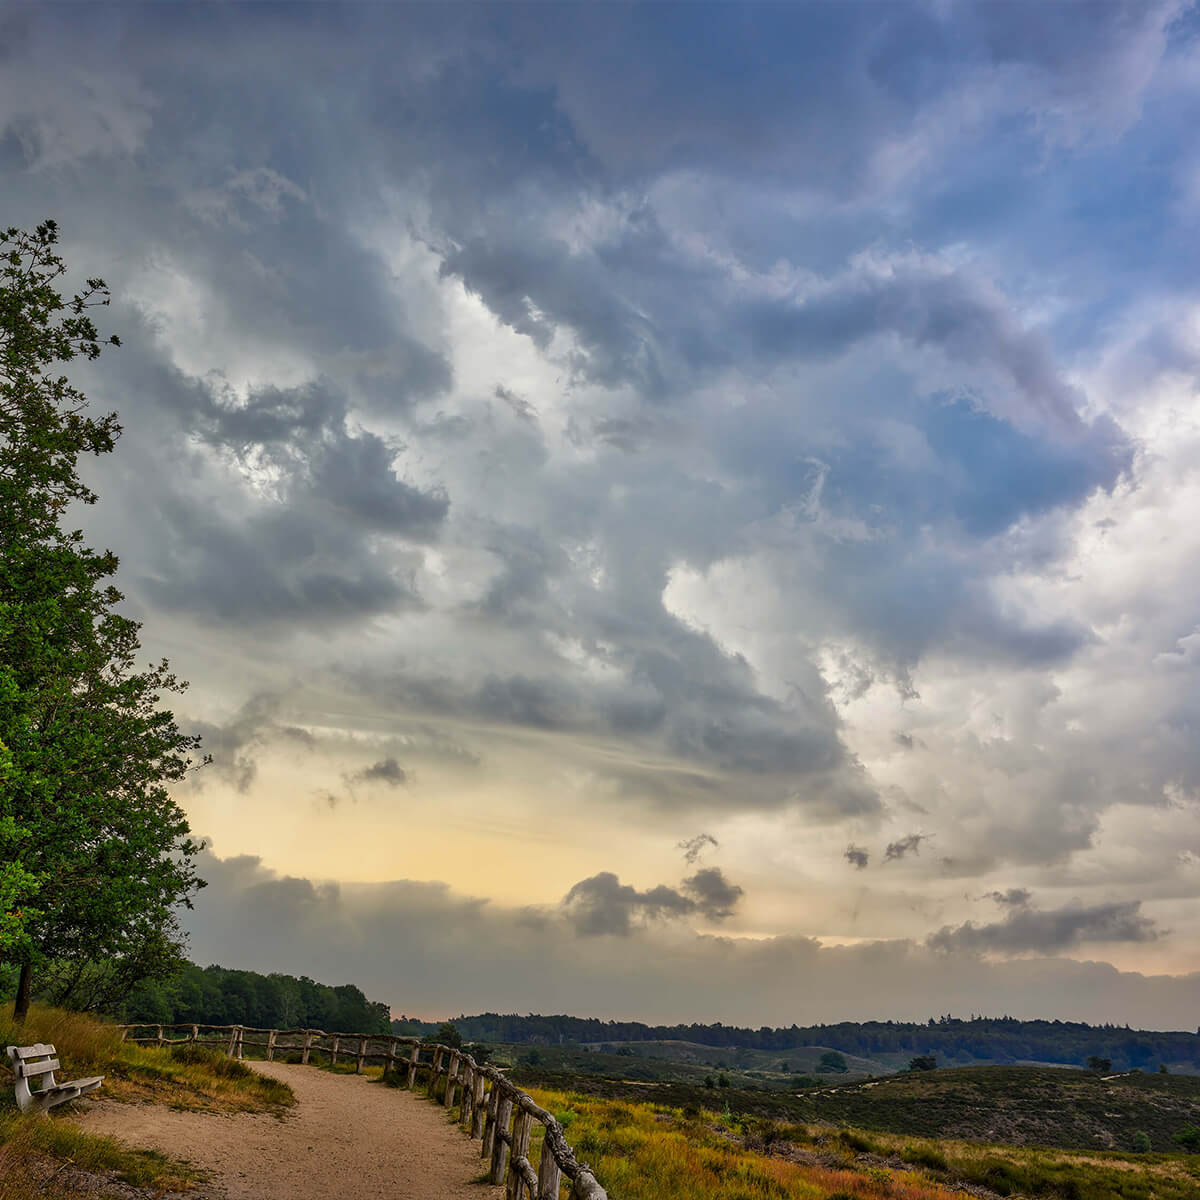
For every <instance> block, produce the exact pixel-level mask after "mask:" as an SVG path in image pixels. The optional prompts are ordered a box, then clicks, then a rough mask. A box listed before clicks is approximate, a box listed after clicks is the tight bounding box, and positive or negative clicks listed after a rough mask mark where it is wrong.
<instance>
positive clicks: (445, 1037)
mask: <svg viewBox="0 0 1200 1200" xmlns="http://www.w3.org/2000/svg"><path fill="white" fill-rule="evenodd" d="M432 1040H433V1041H435V1042H440V1043H441V1044H442V1045H443V1046H451V1047H453V1048H454V1049H455V1050H457V1049H458V1048H459V1047H460V1046H461V1045H462V1043H463V1040H462V1034H461V1033H459V1032H458V1027H457V1026H456V1025H455V1024H454V1022H453V1021H443V1022H442V1023H441V1025H440V1026H439V1027H438V1031H437V1033H435V1034H434V1035H433V1039H432Z"/></svg>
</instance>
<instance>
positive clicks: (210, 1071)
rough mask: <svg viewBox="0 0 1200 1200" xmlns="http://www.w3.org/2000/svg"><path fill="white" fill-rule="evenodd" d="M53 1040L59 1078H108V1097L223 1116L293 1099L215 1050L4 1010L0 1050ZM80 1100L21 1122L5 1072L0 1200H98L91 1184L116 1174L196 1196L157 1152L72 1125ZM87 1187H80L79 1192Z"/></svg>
mask: <svg viewBox="0 0 1200 1200" xmlns="http://www.w3.org/2000/svg"><path fill="white" fill-rule="evenodd" d="M34 1042H49V1043H51V1044H53V1045H54V1047H55V1049H56V1051H57V1054H58V1057H59V1059H60V1060H61V1062H62V1064H63V1071H62V1072H61V1073H60V1075H59V1077H60V1078H63V1079H74V1078H77V1077H79V1076H84V1075H103V1076H104V1077H105V1079H104V1085H103V1087H102V1089H101V1092H102V1094H103V1095H105V1096H108V1097H110V1098H112V1099H116V1100H149V1101H153V1102H155V1103H160V1104H167V1105H170V1106H171V1107H173V1108H184V1109H198V1110H205V1111H219V1112H264V1111H266V1112H276V1113H278V1112H282V1111H283V1109H285V1108H286V1107H287V1106H289V1105H290V1104H292V1103H294V1101H295V1098H294V1096H293V1095H292V1090H291V1088H289V1087H288V1086H287V1084H285V1083H280V1082H278V1081H277V1080H273V1079H267V1078H265V1077H264V1076H261V1075H258V1074H257V1073H256V1072H254V1071H252V1070H251V1069H250V1068H249V1067H247V1066H246V1065H245V1064H244V1063H240V1062H236V1061H231V1060H229V1059H227V1058H225V1056H224V1055H223V1054H222V1053H221V1052H220V1051H218V1050H215V1049H212V1048H210V1047H203V1046H195V1045H191V1046H189V1045H181V1046H175V1047H171V1048H169V1049H161V1050H160V1049H158V1048H149V1047H141V1046H134V1045H130V1044H126V1043H122V1042H121V1036H120V1033H119V1032H118V1031H117V1030H115V1029H113V1028H112V1026H108V1025H104V1024H102V1023H101V1022H99V1021H96V1020H94V1019H93V1018H91V1017H87V1016H83V1015H81V1014H79V1013H70V1012H64V1011H62V1010H58V1009H51V1008H44V1007H40V1006H37V1005H35V1006H34V1007H33V1008H32V1009H31V1010H30V1013H29V1017H28V1019H27V1020H26V1023H25V1025H24V1027H22V1028H17V1027H16V1026H14V1025H13V1023H12V1020H11V1018H10V1017H9V1015H8V1014H7V1013H6V1012H5V1013H0V1045H6V1046H8V1045H14V1044H17V1045H30V1044H32V1043H34ZM73 1108H75V1105H74V1104H64V1105H61V1106H59V1107H58V1108H55V1109H53V1110H52V1111H51V1113H50V1116H49V1119H46V1118H44V1117H42V1116H39V1115H29V1116H22V1115H21V1114H20V1113H19V1112H18V1111H17V1107H16V1102H15V1100H14V1098H13V1079H12V1072H11V1071H10V1070H9V1068H8V1065H7V1061H5V1062H4V1064H3V1065H2V1066H0V1200H33V1198H34V1197H38V1198H40V1200H76V1197H83V1196H90V1197H94V1196H95V1194H96V1193H95V1192H94V1190H92V1189H91V1187H90V1185H88V1186H85V1184H86V1181H87V1179H88V1178H90V1179H91V1180H93V1181H94V1179H95V1177H96V1176H97V1175H99V1176H101V1177H103V1176H109V1177H112V1178H117V1179H120V1180H122V1181H123V1182H125V1183H128V1184H132V1185H133V1186H136V1187H144V1188H149V1189H153V1191H154V1192H156V1193H158V1194H161V1193H163V1192H182V1191H188V1190H190V1189H191V1188H192V1187H193V1186H194V1184H195V1183H196V1181H197V1179H198V1178H199V1176H198V1174H197V1173H196V1172H195V1171H193V1170H192V1169H191V1168H189V1167H187V1166H186V1165H184V1164H182V1163H179V1162H174V1161H172V1160H171V1159H168V1158H166V1157H165V1156H163V1155H160V1154H156V1153H153V1152H151V1151H143V1150H130V1149H128V1148H126V1147H124V1146H122V1145H121V1144H120V1143H119V1142H118V1141H116V1140H115V1139H113V1138H107V1137H97V1136H95V1135H93V1134H88V1133H85V1132H83V1131H82V1130H81V1129H79V1128H78V1127H77V1126H75V1125H74V1124H72V1123H71V1120H70V1115H71V1110H72V1109H73ZM80 1188H82V1189H83V1190H80Z"/></svg>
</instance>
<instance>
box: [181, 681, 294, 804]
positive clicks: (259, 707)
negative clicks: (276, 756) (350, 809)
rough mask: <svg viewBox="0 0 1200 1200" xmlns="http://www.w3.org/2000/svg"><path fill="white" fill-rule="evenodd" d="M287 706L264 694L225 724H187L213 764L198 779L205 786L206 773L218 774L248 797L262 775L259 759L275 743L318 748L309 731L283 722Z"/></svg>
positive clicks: (251, 700)
mask: <svg viewBox="0 0 1200 1200" xmlns="http://www.w3.org/2000/svg"><path fill="white" fill-rule="evenodd" d="M282 709H283V703H282V701H281V700H280V698H279V697H278V696H274V695H270V694H260V695H257V696H253V697H252V698H251V699H250V700H248V701H247V702H246V703H245V704H244V705H243V706H242V707H241V708H240V709H239V710H238V711H237V712H236V713H235V714H234V715H233V717H232V718H231V719H230V720H229V721H228V722H227V723H225V724H224V725H217V724H213V723H211V722H208V721H190V722H187V721H185V722H184V726H185V728H186V729H187V730H188V732H189V733H192V734H195V735H198V736H199V737H200V749H201V753H203V754H205V755H209V756H211V758H212V762H211V763H209V764H208V765H207V766H205V767H204V768H203V769H202V770H201V772H200V774H199V775H197V776H195V777H194V778H195V780H196V782H197V783H198V784H200V785H203V783H204V777H205V775H206V774H212V775H216V776H218V777H219V778H221V779H222V780H224V781H225V782H227V783H229V784H231V785H232V786H233V787H234V788H236V789H237V791H238V792H240V793H241V794H242V795H245V794H246V793H247V792H248V791H249V790H250V787H251V785H252V784H253V783H254V781H255V778H256V776H257V774H258V765H257V762H256V756H257V754H258V752H259V751H260V750H262V749H263V748H264V747H266V746H267V745H269V744H271V743H280V742H282V743H285V744H287V743H291V744H292V745H293V746H302V747H304V748H305V749H308V750H313V749H315V748H316V744H317V743H316V738H314V737H313V735H312V734H311V733H310V732H309V731H308V730H306V729H303V728H301V727H299V726H297V725H290V724H288V723H286V722H285V721H281V720H280V719H279V718H280V713H281V712H282Z"/></svg>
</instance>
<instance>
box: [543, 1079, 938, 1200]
mask: <svg viewBox="0 0 1200 1200" xmlns="http://www.w3.org/2000/svg"><path fill="white" fill-rule="evenodd" d="M531 1094H532V1095H533V1097H534V1099H535V1100H536V1101H537V1102H538V1103H539V1104H541V1105H542V1106H543V1107H545V1108H547V1109H549V1110H550V1111H551V1112H553V1113H555V1114H556V1115H557V1116H558V1118H559V1120H560V1121H563V1123H564V1124H565V1125H566V1127H567V1140H568V1141H569V1142H570V1143H571V1145H572V1146H573V1147H574V1149H575V1153H576V1156H577V1157H578V1158H579V1160H580V1161H581V1162H586V1163H587V1164H588V1165H589V1166H591V1168H592V1169H593V1170H594V1171H595V1172H596V1176H597V1178H598V1179H599V1180H600V1181H601V1183H603V1184H604V1187H605V1189H606V1190H607V1191H608V1193H609V1195H610V1196H613V1197H619V1198H620V1200H693V1198H695V1197H701V1196H702V1197H704V1198H705V1200H829V1198H830V1197H834V1196H836V1197H839V1200H952V1197H954V1196H955V1193H954V1192H952V1191H951V1190H949V1189H948V1188H946V1187H944V1186H942V1185H941V1184H940V1183H938V1182H936V1181H934V1180H932V1179H930V1178H927V1177H926V1176H924V1175H923V1174H921V1173H920V1172H909V1171H902V1170H894V1169H891V1168H889V1167H886V1166H861V1165H859V1164H857V1163H855V1162H854V1161H853V1158H852V1156H851V1154H850V1153H849V1152H847V1153H844V1154H833V1155H831V1156H830V1157H831V1159H833V1160H834V1161H831V1162H829V1164H828V1165H818V1164H815V1163H812V1162H803V1161H791V1160H789V1159H786V1158H778V1157H771V1156H768V1155H765V1154H759V1153H754V1152H752V1151H749V1150H747V1149H746V1148H745V1146H744V1145H743V1144H742V1141H741V1137H740V1135H739V1134H738V1133H737V1132H736V1131H735V1130H734V1129H733V1128H731V1127H730V1125H729V1124H727V1123H726V1122H725V1119H724V1118H723V1117H722V1116H721V1115H719V1114H715V1113H701V1114H700V1115H698V1116H696V1117H692V1118H690V1119H689V1118H686V1117H684V1116H683V1114H682V1113H681V1112H679V1111H676V1110H661V1109H658V1108H656V1107H655V1106H652V1105H648V1104H632V1103H627V1102H624V1101H617V1100H597V1099H595V1098H594V1097H588V1096H579V1095H574V1094H571V1093H562V1092H549V1091H541V1090H538V1091H535V1092H532V1093H531ZM538 1154H540V1148H539V1150H538Z"/></svg>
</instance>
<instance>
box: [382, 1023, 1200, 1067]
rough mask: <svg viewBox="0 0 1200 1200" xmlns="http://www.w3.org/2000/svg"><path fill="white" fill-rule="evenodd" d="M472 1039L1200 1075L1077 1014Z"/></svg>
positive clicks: (407, 1028) (1154, 1043) (1159, 1037)
mask: <svg viewBox="0 0 1200 1200" xmlns="http://www.w3.org/2000/svg"><path fill="white" fill-rule="evenodd" d="M453 1021H454V1024H455V1025H456V1026H457V1027H458V1029H459V1031H460V1032H461V1033H462V1035H463V1037H464V1038H466V1039H467V1040H468V1041H474V1042H490V1043H505V1044H517V1045H520V1044H529V1045H538V1046H560V1045H565V1044H576V1045H588V1046H592V1047H602V1046H605V1045H610V1046H616V1045H620V1044H625V1043H636V1042H677V1043H678V1042H689V1043H693V1044H698V1045H701V1046H712V1047H722V1048H732V1047H739V1046H740V1047H744V1048H745V1049H747V1050H762V1051H769V1052H770V1053H771V1054H778V1053H780V1052H784V1051H788V1050H794V1049H799V1048H802V1047H825V1048H830V1049H834V1050H839V1051H841V1052H842V1053H843V1054H847V1055H854V1056H856V1057H857V1058H860V1059H867V1060H871V1061H872V1062H876V1063H879V1062H882V1063H886V1064H888V1065H889V1066H891V1067H892V1068H893V1069H897V1068H899V1067H902V1066H904V1065H906V1064H907V1060H908V1059H909V1058H910V1057H912V1056H915V1055H918V1054H933V1055H936V1056H937V1059H938V1062H939V1063H941V1064H949V1063H954V1064H958V1065H968V1064H971V1063H1046V1064H1057V1065H1064V1066H1083V1065H1084V1064H1086V1062H1087V1060H1088V1059H1089V1058H1090V1057H1093V1056H1096V1057H1099V1058H1106V1059H1109V1060H1110V1061H1111V1063H1112V1067H1113V1070H1114V1071H1129V1070H1135V1069H1136V1070H1142V1071H1157V1070H1158V1067H1159V1064H1160V1063H1165V1064H1166V1066H1167V1067H1168V1069H1169V1070H1170V1071H1172V1072H1185V1073H1196V1072H1200V1036H1198V1035H1197V1034H1196V1033H1189V1032H1182V1031H1181V1032H1170V1033H1164V1032H1159V1031H1153V1030H1144V1029H1130V1028H1129V1027H1128V1026H1120V1025H1087V1024H1084V1023H1083V1022H1079V1021H1019V1020H1017V1019H1015V1018H1013V1017H973V1018H971V1019H970V1020H963V1019H961V1018H957V1017H950V1016H945V1017H938V1018H933V1017H931V1018H930V1019H929V1021H928V1022H925V1023H924V1024H921V1023H915V1022H902V1021H865V1022H852V1021H845V1022H841V1023H839V1024H836V1025H808V1026H798V1025H791V1026H786V1027H782V1028H768V1027H767V1026H763V1027H762V1028H760V1029H745V1028H739V1027H738V1026H735V1025H723V1024H720V1023H717V1024H714V1025H699V1024H693V1025H645V1024H642V1023H641V1022H639V1021H603V1020H600V1019H598V1018H594V1017H568V1016H535V1015H529V1016H523V1017H522V1016H518V1015H517V1014H515V1013H508V1014H501V1013H481V1014H479V1015H478V1016H473V1017H468V1016H459V1017H455V1018H453ZM438 1024H439V1022H423V1021H414V1020H410V1019H409V1018H406V1017H403V1018H400V1019H399V1020H395V1021H393V1022H392V1028H393V1030H394V1031H395V1032H398V1033H407V1034H416V1035H420V1036H424V1035H425V1034H428V1033H432V1032H434V1031H435V1030H436V1029H437V1027H438Z"/></svg>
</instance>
